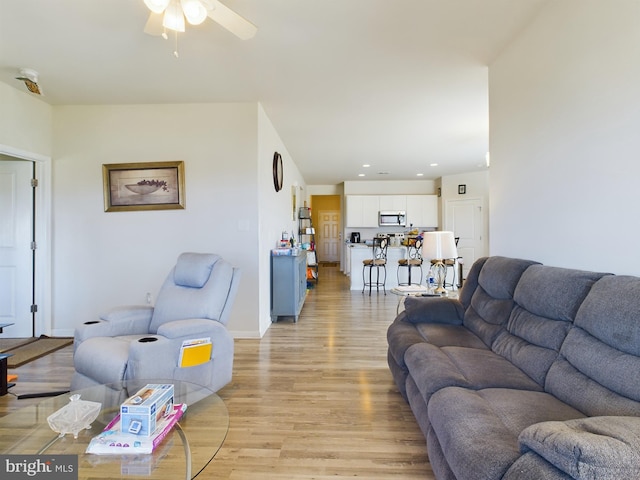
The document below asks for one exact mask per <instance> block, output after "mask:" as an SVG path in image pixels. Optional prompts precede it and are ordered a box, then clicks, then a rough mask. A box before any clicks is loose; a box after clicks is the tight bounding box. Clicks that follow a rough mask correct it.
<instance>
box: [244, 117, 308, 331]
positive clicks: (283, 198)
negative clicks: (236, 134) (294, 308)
mask: <svg viewBox="0 0 640 480" xmlns="http://www.w3.org/2000/svg"><path fill="white" fill-rule="evenodd" d="M275 152H278V153H280V155H281V156H282V171H283V176H282V190H280V191H279V192H276V190H275V188H274V184H273V168H272V167H273V154H274V153H275ZM258 186H259V194H258V198H259V201H258V202H257V204H256V207H257V209H258V216H259V222H260V223H259V228H258V230H259V240H258V245H259V248H258V252H257V255H258V257H259V258H258V259H257V261H256V265H257V266H259V267H258V268H259V270H260V278H259V285H257V288H258V291H259V298H260V299H259V305H260V318H259V331H260V336H262V335H263V334H264V332H266V331H267V329H268V328H269V326H270V325H271V316H270V309H271V273H270V272H271V270H270V269H271V263H270V262H271V257H270V253H271V249H273V248H275V246H276V243H277V241H278V240H279V239H280V238H281V235H282V232H283V230H286V231H287V232H292V231H293V232H297V229H298V224H297V216H296V217H295V219H294V217H293V208H294V206H293V204H292V192H291V189H292V188H294V189H295V190H296V207H300V206H302V205H303V202H304V200H305V199H306V192H305V188H306V186H305V183H304V180H303V178H302V176H301V175H300V172H299V170H298V167H297V166H296V165H295V163H294V162H293V160H292V158H291V156H290V155H289V152H288V151H287V149H286V148H285V146H284V143H283V142H282V140H281V139H280V137H279V136H278V132H276V130H275V128H274V127H273V124H272V123H271V121H270V120H269V118H268V116H267V114H266V113H265V112H264V109H263V108H262V106H259V108H258ZM241 301H245V300H244V299H242V300H241Z"/></svg>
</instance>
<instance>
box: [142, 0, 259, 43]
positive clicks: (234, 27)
mask: <svg viewBox="0 0 640 480" xmlns="http://www.w3.org/2000/svg"><path fill="white" fill-rule="evenodd" d="M144 3H145V5H146V6H147V8H149V10H151V15H150V16H149V20H147V24H146V25H145V28H144V32H145V33H147V34H149V35H162V36H163V37H164V38H167V34H166V30H173V31H176V32H184V31H185V18H186V19H187V22H189V24H190V25H200V24H201V23H202V22H204V21H205V20H206V18H207V17H209V18H210V19H212V20H213V21H214V22H217V23H219V24H220V25H222V26H223V27H224V28H226V29H227V30H229V31H230V32H231V33H233V34H234V35H236V36H237V37H239V38H241V39H242V40H249V39H250V38H253V36H254V35H255V34H256V32H257V31H258V27H256V26H255V25H254V24H253V23H251V22H250V21H248V20H247V19H245V18H243V17H241V16H240V15H238V14H237V13H236V12H234V11H233V10H231V9H230V8H229V7H227V6H225V5H223V4H222V3H220V2H219V1H218V0H144Z"/></svg>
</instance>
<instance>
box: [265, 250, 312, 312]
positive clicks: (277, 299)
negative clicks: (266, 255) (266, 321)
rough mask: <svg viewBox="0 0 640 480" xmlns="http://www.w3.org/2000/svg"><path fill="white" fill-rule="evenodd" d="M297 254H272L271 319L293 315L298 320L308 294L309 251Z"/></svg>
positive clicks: (300, 251) (296, 252)
mask: <svg viewBox="0 0 640 480" xmlns="http://www.w3.org/2000/svg"><path fill="white" fill-rule="evenodd" d="M293 252H294V253H295V255H273V254H272V255H271V321H272V322H277V321H278V317H293V321H294V322H297V321H298V316H300V311H301V310H302V305H304V299H305V297H306V295H307V252H306V251H305V250H294V251H293Z"/></svg>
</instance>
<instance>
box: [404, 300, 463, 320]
mask: <svg viewBox="0 0 640 480" xmlns="http://www.w3.org/2000/svg"><path fill="white" fill-rule="evenodd" d="M404 312H405V315H406V317H405V318H406V320H407V321H408V322H410V323H443V324H447V325H462V319H463V318H464V308H463V307H462V304H461V303H460V302H459V301H458V300H456V299H453V298H446V297H412V296H410V297H407V298H406V299H405V301H404Z"/></svg>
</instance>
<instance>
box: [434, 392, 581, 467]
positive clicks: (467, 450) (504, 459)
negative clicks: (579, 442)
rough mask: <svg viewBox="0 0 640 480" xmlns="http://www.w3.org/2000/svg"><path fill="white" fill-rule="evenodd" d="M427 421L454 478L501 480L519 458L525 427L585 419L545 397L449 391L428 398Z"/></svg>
mask: <svg viewBox="0 0 640 480" xmlns="http://www.w3.org/2000/svg"><path fill="white" fill-rule="evenodd" d="M428 417H429V422H430V424H431V427H430V428H431V429H432V430H433V433H434V435H436V436H437V437H438V440H439V443H440V447H441V449H442V454H443V455H444V458H445V460H446V463H447V464H448V465H449V467H450V469H451V471H453V473H454V474H455V477H456V478H458V479H476V478H485V479H500V478H502V477H503V475H504V474H505V472H507V470H508V469H509V467H510V466H511V465H512V464H513V463H514V462H515V461H516V460H517V459H518V458H519V457H520V456H521V455H522V454H521V452H520V448H519V444H518V436H519V435H520V433H521V432H522V431H523V430H524V429H525V428H527V427H529V426H530V425H533V424H536V423H539V422H544V421H564V420H572V419H576V418H583V417H584V415H583V414H582V413H581V412H579V411H578V410H576V409H574V408H572V407H570V406H569V405H567V404H565V403H563V402H561V401H559V400H558V399H556V398H555V397H553V396H552V395H549V394H547V393H544V392H534V391H527V390H517V389H504V388H490V389H484V390H477V391H476V390H469V389H464V388H459V387H449V388H445V389H442V390H439V391H438V392H436V393H434V394H433V395H432V397H431V399H430V401H429V404H428ZM434 473H435V474H436V477H438V472H437V471H435V469H434Z"/></svg>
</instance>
